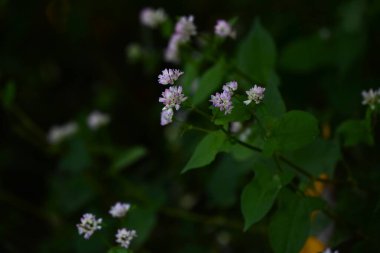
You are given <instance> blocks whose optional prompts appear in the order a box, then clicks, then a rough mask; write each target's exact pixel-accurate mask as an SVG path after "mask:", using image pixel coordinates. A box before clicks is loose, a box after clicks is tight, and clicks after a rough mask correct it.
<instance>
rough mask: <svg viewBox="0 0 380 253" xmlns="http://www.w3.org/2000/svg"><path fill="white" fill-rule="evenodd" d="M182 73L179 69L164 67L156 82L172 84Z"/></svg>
mask: <svg viewBox="0 0 380 253" xmlns="http://www.w3.org/2000/svg"><path fill="white" fill-rule="evenodd" d="M182 74H183V72H182V71H180V70H179V69H164V70H163V71H162V74H160V75H159V76H158V82H159V83H160V84H163V85H166V84H174V82H175V81H177V79H178V78H179V77H180V76H181V75H182Z"/></svg>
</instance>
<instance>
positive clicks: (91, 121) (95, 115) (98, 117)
mask: <svg viewBox="0 0 380 253" xmlns="http://www.w3.org/2000/svg"><path fill="white" fill-rule="evenodd" d="M109 121H110V117H109V116H108V115H107V114H105V113H102V112H99V111H93V112H92V113H90V115H88V117H87V125H88V127H89V128H90V129H92V130H96V129H98V128H100V127H102V126H105V125H107V124H108V123H109Z"/></svg>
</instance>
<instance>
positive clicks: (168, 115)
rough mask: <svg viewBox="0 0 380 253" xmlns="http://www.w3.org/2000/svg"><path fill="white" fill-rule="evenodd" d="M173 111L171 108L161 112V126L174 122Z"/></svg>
mask: <svg viewBox="0 0 380 253" xmlns="http://www.w3.org/2000/svg"><path fill="white" fill-rule="evenodd" d="M173 114H174V113H173V109H172V108H169V109H166V110H162V112H161V126H165V125H168V124H170V123H172V121H173Z"/></svg>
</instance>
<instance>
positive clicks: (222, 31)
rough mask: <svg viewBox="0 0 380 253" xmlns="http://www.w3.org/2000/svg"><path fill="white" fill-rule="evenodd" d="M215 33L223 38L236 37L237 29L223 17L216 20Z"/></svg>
mask: <svg viewBox="0 0 380 253" xmlns="http://www.w3.org/2000/svg"><path fill="white" fill-rule="evenodd" d="M215 34H216V35H217V36H219V37H222V38H226V37H231V38H233V39H234V38H235V37H236V31H235V30H233V29H232V26H231V25H230V24H229V23H228V22H227V21H225V20H222V19H220V20H218V21H217V22H216V25H215Z"/></svg>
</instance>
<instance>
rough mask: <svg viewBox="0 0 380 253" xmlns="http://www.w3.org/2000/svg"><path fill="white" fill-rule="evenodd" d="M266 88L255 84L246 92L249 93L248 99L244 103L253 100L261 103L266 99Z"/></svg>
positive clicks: (247, 103)
mask: <svg viewBox="0 0 380 253" xmlns="http://www.w3.org/2000/svg"><path fill="white" fill-rule="evenodd" d="M264 91H265V88H263V87H260V86H257V85H255V86H254V87H253V88H251V89H249V90H248V91H246V92H245V93H247V95H248V100H246V101H244V104H246V105H249V104H250V103H251V102H252V101H254V102H255V103H256V104H259V103H260V102H261V101H262V100H263V99H264Z"/></svg>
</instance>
